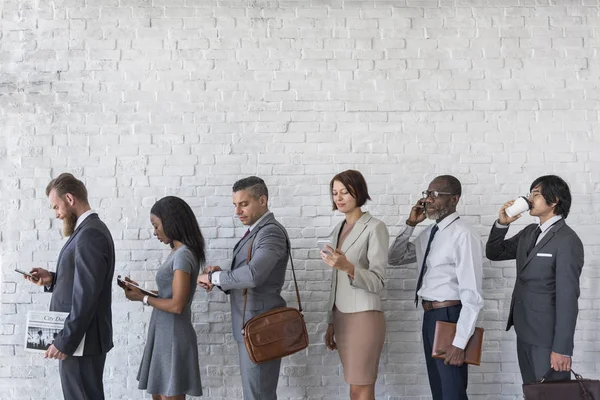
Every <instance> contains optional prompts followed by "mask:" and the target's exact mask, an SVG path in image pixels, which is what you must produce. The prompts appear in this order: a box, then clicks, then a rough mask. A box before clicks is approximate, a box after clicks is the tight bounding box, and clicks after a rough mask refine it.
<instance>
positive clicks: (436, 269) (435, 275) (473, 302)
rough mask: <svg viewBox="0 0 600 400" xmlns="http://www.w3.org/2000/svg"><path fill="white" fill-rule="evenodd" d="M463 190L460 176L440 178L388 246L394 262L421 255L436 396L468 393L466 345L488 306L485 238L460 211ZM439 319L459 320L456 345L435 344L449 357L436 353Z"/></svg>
mask: <svg viewBox="0 0 600 400" xmlns="http://www.w3.org/2000/svg"><path fill="white" fill-rule="evenodd" d="M461 194H462V188H461V184H460V181H459V180H458V179H456V178H455V177H454V176H451V175H442V176H438V177H437V178H435V179H434V180H433V181H432V182H431V183H430V184H429V188H428V189H427V190H425V191H424V192H423V194H422V199H420V200H419V201H418V202H417V204H415V205H414V206H413V207H412V209H411V212H410V215H409V216H408V219H407V220H406V224H405V226H403V227H401V229H400V234H399V235H398V237H397V238H396V240H395V241H394V244H392V246H391V247H390V250H389V261H388V262H389V263H390V264H391V265H404V264H409V263H413V262H415V261H416V262H417V267H418V268H419V278H418V280H417V285H416V290H415V299H414V301H415V305H416V306H417V307H418V302H419V297H421V305H422V307H423V309H424V310H425V313H424V315H423V328H422V333H423V349H424V351H425V360H426V362H427V373H428V375H429V386H430V387H431V393H432V395H433V399H434V400H442V399H443V400H465V399H467V378H468V370H467V365H466V364H464V359H465V353H464V349H465V347H466V345H467V343H468V341H469V339H470V338H471V335H473V332H474V331H475V322H476V321H477V315H478V314H479V311H480V310H481V308H482V307H483V297H482V295H481V292H482V290H481V281H482V263H483V244H482V243H481V241H480V239H479V236H478V235H477V234H476V233H475V232H473V231H472V230H471V228H470V227H469V226H468V225H467V223H466V222H465V221H464V220H463V219H460V218H459V216H458V213H457V212H456V205H457V204H458V201H459V200H460V196H461ZM425 218H429V219H433V220H435V224H431V225H429V226H428V227H427V228H425V230H424V231H423V232H421V234H419V235H418V236H417V237H416V238H415V240H414V242H410V241H409V239H410V237H411V235H412V233H413V230H414V227H415V226H416V225H417V224H419V223H421V222H423V221H424V220H425ZM437 321H445V322H453V323H456V324H457V326H456V336H455V338H454V341H453V343H452V345H450V346H449V347H448V348H446V349H436V351H437V350H441V351H440V352H439V354H440V355H444V358H445V359H444V360H439V359H435V358H433V357H432V356H431V355H432V352H433V338H434V335H435V323H436V322H437Z"/></svg>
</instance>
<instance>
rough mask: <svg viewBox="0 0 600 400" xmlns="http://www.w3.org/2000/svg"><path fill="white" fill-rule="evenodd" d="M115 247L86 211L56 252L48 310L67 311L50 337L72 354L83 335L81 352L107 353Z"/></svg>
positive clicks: (95, 217) (110, 336) (110, 339)
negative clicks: (82, 219) (86, 214)
mask: <svg viewBox="0 0 600 400" xmlns="http://www.w3.org/2000/svg"><path fill="white" fill-rule="evenodd" d="M114 272H115V249H114V244H113V240H112V237H111V235H110V232H109V230H108V228H107V227H106V225H105V224H104V222H102V221H101V220H100V218H98V214H95V213H94V214H91V215H89V216H88V217H87V218H86V219H85V220H84V221H83V222H82V223H81V224H80V225H79V227H77V229H76V230H75V232H73V234H72V235H71V237H70V238H69V240H67V243H65V245H64V246H63V248H62V250H61V251H60V255H59V256H58V265H57V267H56V272H55V273H53V278H54V280H53V282H52V286H50V287H49V288H46V289H45V290H46V291H47V292H52V299H51V300H50V311H61V312H68V313H69V316H68V318H67V319H66V321H65V326H64V328H63V330H62V331H60V332H59V334H58V336H57V337H56V339H55V341H54V346H55V347H56V348H57V349H58V350H60V351H61V352H63V353H65V354H67V355H72V354H73V353H74V352H75V350H76V349H77V346H78V345H79V343H80V342H81V339H82V338H83V335H86V336H85V346H84V348H83V355H86V356H87V355H99V354H105V353H108V351H109V350H110V349H112V347H113V332H112V313H111V304H112V303H111V292H112V279H113V275H114Z"/></svg>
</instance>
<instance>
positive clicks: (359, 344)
mask: <svg viewBox="0 0 600 400" xmlns="http://www.w3.org/2000/svg"><path fill="white" fill-rule="evenodd" d="M333 329H334V334H335V342H336V344H337V350H338V352H339V353H340V359H341V360H342V366H343V367H344V379H345V380H346V382H347V383H349V384H351V385H373V384H375V381H376V380H377V370H378V367H379V357H380V356H381V351H382V350H383V343H384V341H385V317H384V316H383V312H381V311H363V312H357V313H343V312H341V311H339V310H338V309H337V308H336V307H334V309H333Z"/></svg>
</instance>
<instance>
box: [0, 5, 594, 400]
mask: <svg viewBox="0 0 600 400" xmlns="http://www.w3.org/2000/svg"><path fill="white" fill-rule="evenodd" d="M598 5H599V4H598V0H450V1H448V0H398V1H383V0H381V1H380V0H376V1H373V0H371V1H366V0H365V1H342V0H328V1H327V0H298V1H285V0H281V1H268V0H229V1H227V0H224V1H214V0H94V1H85V0H54V1H48V0H35V1H34V0H3V1H2V2H0V10H1V19H0V35H1V36H0V127H1V131H0V138H1V140H0V168H1V171H2V172H1V175H0V180H1V181H0V235H1V236H0V237H1V249H2V251H1V257H2V259H1V265H2V271H1V274H0V279H1V286H0V289H1V290H0V318H1V321H0V359H1V362H0V399H19V400H21V399H39V400H51V399H58V398H60V393H61V392H60V387H59V386H60V385H58V373H57V372H58V371H57V366H56V362H53V361H45V360H42V359H41V358H40V357H38V356H33V355H31V354H29V353H25V352H24V351H23V334H24V321H25V315H26V312H27V311H28V310H43V309H46V308H47V306H48V302H49V296H48V295H46V294H43V293H41V291H40V290H39V289H37V288H35V287H33V286H31V285H29V284H26V283H25V282H23V281H22V280H21V279H20V276H18V275H16V274H15V273H14V272H13V271H12V270H13V268H14V267H20V268H23V269H27V268H31V267H33V266H42V267H45V268H49V269H53V268H55V266H56V259H57V255H58V252H59V250H60V248H61V246H62V244H63V243H64V242H63V240H61V237H60V234H59V228H60V223H59V222H58V221H56V220H54V219H53V215H52V213H51V212H50V210H49V208H48V205H47V200H46V198H45V195H44V188H45V185H46V184H47V182H48V181H49V180H50V179H51V177H53V176H56V175H57V174H58V173H60V172H63V171H70V172H73V173H74V174H76V175H77V176H80V177H82V179H83V180H84V181H85V183H86V184H87V185H88V188H89V191H90V195H91V202H92V205H93V207H94V208H95V209H96V210H97V211H98V212H99V213H100V216H101V217H102V218H103V219H104V220H105V221H106V222H107V223H108V225H109V227H110V229H111V231H112V234H113V235H114V238H115V243H116V246H117V259H118V262H117V268H116V271H117V273H120V274H129V275H130V276H131V277H132V278H133V279H136V280H138V281H142V282H144V283H145V284H146V285H148V286H149V287H153V285H154V275H155V271H156V269H157V268H158V266H159V265H160V263H161V260H163V259H164V258H165V256H166V254H167V251H166V250H165V248H164V247H163V246H161V245H160V243H158V242H156V241H155V240H153V238H152V236H151V226H150V223H149V218H148V216H149V210H150V207H151V205H152V204H153V203H154V201H156V200H157V199H158V198H160V197H162V196H165V195H177V196H181V197H183V198H184V199H186V200H187V201H188V202H189V203H190V204H191V205H192V206H193V208H194V211H195V212H196V215H197V216H198V218H199V221H200V224H201V227H202V230H203V233H204V235H205V236H206V237H207V238H208V247H209V261H210V262H209V263H210V264H221V265H223V266H227V265H228V258H229V257H230V254H231V248H232V247H233V245H234V243H235V242H236V241H237V238H239V237H240V236H241V235H242V232H243V228H242V227H241V226H240V224H239V222H237V221H236V220H235V219H234V218H233V209H232V206H231V197H230V194H231V185H232V183H233V182H234V181H235V180H236V179H238V178H240V177H243V176H247V175H250V174H258V175H260V176H262V177H263V178H264V179H265V180H266V181H267V183H268V185H269V188H270V190H271V200H270V204H271V209H272V210H273V211H274V212H275V214H276V216H277V217H278V218H279V220H280V221H281V222H282V223H283V224H284V225H285V226H286V227H287V229H288V232H289V234H290V236H291V237H292V242H293V246H294V258H295V261H296V267H297V268H298V278H299V280H300V287H301V290H302V295H303V299H304V302H305V307H306V319H307V321H308V325H309V329H310V333H311V341H312V344H311V346H310V347H309V349H308V350H307V351H305V352H304V353H302V354H297V355H295V356H293V357H290V358H288V359H286V360H285V362H284V364H283V367H282V370H281V378H280V388H279V395H280V398H281V399H328V400H329V399H345V398H347V397H348V388H347V386H346V385H345V383H344V380H343V376H342V375H341V366H340V363H339V358H338V356H337V354H335V353H331V352H328V351H326V349H325V347H324V345H323V342H322V336H323V333H324V331H325V328H326V322H325V321H326V313H325V305H326V300H327V296H328V290H329V283H328V279H329V270H328V268H326V267H325V266H324V264H322V263H321V262H320V260H319V258H318V252H317V250H316V239H317V238H318V237H322V236H325V235H327V234H328V233H329V231H330V229H331V228H332V226H333V225H334V224H335V223H336V222H337V221H338V220H339V219H340V216H339V215H334V214H333V213H332V212H331V208H330V203H329V199H328V185H327V184H328V182H329V180H330V179H331V177H332V176H333V175H334V174H335V173H336V172H338V171H341V170H343V169H347V168H356V169H359V170H360V171H362V172H363V173H364V174H365V176H366V177H367V180H368V183H369V188H370V192H371V196H372V197H373V201H372V202H371V203H369V205H368V207H367V209H369V210H370V211H371V212H372V213H373V214H374V215H375V216H377V217H379V218H381V219H383V220H384V221H385V222H386V223H387V224H388V226H389V229H390V232H391V234H392V236H394V235H395V234H396V233H397V231H398V229H397V228H396V226H397V224H398V222H399V221H403V220H404V219H405V218H406V214H407V212H408V210H409V208H410V205H411V204H413V203H414V202H415V201H416V198H417V196H418V193H420V191H421V190H423V189H424V188H425V187H426V186H427V183H428V182H429V181H430V179H431V178H432V177H434V176H435V175H436V174H442V173H451V174H455V175H456V176H457V177H459V179H460V180H461V181H462V182H463V185H464V196H463V198H462V200H461V206H460V210H459V211H460V212H461V214H462V215H463V216H464V218H466V219H467V220H468V221H469V222H470V223H471V224H472V225H473V226H474V227H475V228H476V229H477V230H478V231H479V232H480V233H481V235H482V240H485V239H486V236H487V233H488V230H489V228H490V226H491V224H492V223H493V221H494V220H495V218H496V215H497V210H498V208H499V207H500V205H501V204H502V203H503V202H504V201H506V200H508V199H511V198H513V197H515V196H516V195H521V194H524V193H526V192H527V190H528V188H529V184H530V182H531V181H532V180H533V179H534V178H535V177H537V176H539V175H541V174H546V173H557V174H560V175H561V176H563V177H564V178H565V179H566V180H567V181H568V182H569V183H570V184H571V189H572V192H573V195H574V202H573V207H572V212H571V215H570V216H569V219H568V222H569V223H570V225H571V226H572V227H573V228H574V229H575V230H576V231H577V232H578V233H579V234H580V236H581V238H582V240H583V242H584V244H585V250H586V265H585V268H584V272H583V276H582V279H581V287H582V290H581V298H580V309H581V310H580V314H579V320H578V329H577V333H576V349H575V355H574V368H575V370H576V371H578V372H579V373H583V374H584V375H588V376H590V377H595V378H598V377H599V370H600V363H599V362H598V358H599V356H600V348H599V347H598V339H600V337H599V336H600V334H599V333H598V332H599V331H600V329H599V327H600V326H599V323H598V317H599V314H600V308H599V307H598V303H597V301H598V299H599V298H600V295H598V294H597V293H598V289H599V280H600V279H599V276H598V272H597V270H598V266H599V264H600V232H599V230H598V228H597V226H598V223H599V222H600V216H599V215H600V194H599V193H598V192H599V189H600V186H599V184H598V182H599V181H600V172H599V171H600V168H599V167H600V156H599V154H600V139H598V135H599V134H600V124H599V119H598V118H599V114H598V110H599V109H600V94H599V93H600V90H599V86H600V80H599V77H600V67H599V60H598V50H597V49H598V47H599V42H598V36H599V35H600V14H599V7H598ZM531 221H532V218H530V217H526V218H522V220H520V221H519V224H518V226H515V227H513V228H511V234H512V233H514V232H516V231H517V229H520V228H521V227H522V226H523V225H524V224H526V223H529V222H531ZM388 275H389V280H388V284H387V291H386V292H385V293H384V296H385V298H386V301H385V309H386V310H387V311H386V316H387V321H388V332H387V341H386V346H385V349H384V353H383V355H382V359H381V367H380V374H379V381H378V384H377V393H378V396H377V398H378V399H386V400H392V399H393V400H397V399H413V400H414V399H427V398H429V397H428V396H429V387H428V384H427V376H426V372H425V366H424V356H423V354H422V347H421V339H420V321H421V318H422V311H421V310H415V308H414V305H413V303H412V298H413V290H414V287H415V286H416V277H417V271H416V266H414V265H411V266H408V267H406V268H397V267H390V268H389V270H388ZM514 278H515V268H514V263H513V262H503V263H490V262H489V261H486V262H485V264H484V294H485V309H484V311H483V312H482V314H481V317H480V325H481V326H483V327H485V328H486V330H487V333H486V343H485V349H484V363H483V365H482V366H481V367H479V368H472V369H471V375H470V385H469V391H470V394H471V397H470V398H472V399H489V400H491V399H502V400H514V399H518V398H520V397H519V393H520V383H521V382H520V375H519V373H518V366H517V363H516V350H515V337H514V332H504V329H503V328H504V326H505V320H506V317H507V309H508V306H509V300H510V292H511V289H512V285H513V282H514ZM285 296H286V298H287V299H288V300H289V302H290V304H294V303H295V300H294V296H293V294H292V291H291V285H289V284H288V285H287V286H286V293H285ZM193 307H194V314H193V321H194V324H195V326H196V328H197V333H198V347H199V350H200V354H201V360H200V361H201V365H202V380H203V385H204V388H205V392H206V395H205V398H209V399H238V398H241V384H240V380H239V372H238V369H237V353H236V347H235V345H234V342H233V339H232V336H231V327H230V318H229V312H228V310H229V305H228V303H227V299H226V297H225V295H223V294H219V293H212V294H210V295H206V294H205V293H200V292H198V293H197V294H196V297H195V300H194V305H193ZM149 317H150V312H149V310H144V309H143V307H142V305H141V304H140V303H135V304H134V303H130V302H128V301H126V300H125V298H124V296H123V295H122V293H121V291H120V290H118V288H117V287H116V285H115V292H114V326H115V343H116V348H115V349H114V350H113V351H112V352H111V353H110V354H109V357H108V361H107V367H106V373H105V384H106V388H107V394H108V398H109V399H141V398H148V396H147V395H144V394H143V393H142V392H140V391H139V390H137V382H136V380H135V377H136V374H137V369H138V365H139V361H140V357H141V351H142V349H143V345H144V341H145V335H146V326H147V323H148V320H149Z"/></svg>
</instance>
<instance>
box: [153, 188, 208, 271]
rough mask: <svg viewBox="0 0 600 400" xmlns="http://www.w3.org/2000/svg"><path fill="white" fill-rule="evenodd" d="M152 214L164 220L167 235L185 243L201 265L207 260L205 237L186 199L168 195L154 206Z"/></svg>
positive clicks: (164, 229) (161, 220)
mask: <svg viewBox="0 0 600 400" xmlns="http://www.w3.org/2000/svg"><path fill="white" fill-rule="evenodd" d="M150 214H153V215H156V217H157V218H158V219H160V222H162V226H163V231H164V232H165V235H166V236H167V237H168V238H169V239H171V240H177V241H179V242H181V243H183V244H185V245H186V246H187V247H188V248H189V249H190V250H191V251H192V253H194V255H195V256H196V258H197V259H198V262H199V263H200V265H203V264H204V262H205V261H206V255H205V244H204V237H203V236H202V232H201V231H200V226H199V225H198V220H196V216H195V215H194V212H193V211H192V209H191V208H190V206H189V205H188V203H186V202H185V201H184V200H182V199H180V198H179V197H175V196H167V197H163V198H162V199H160V200H158V201H157V202H156V203H154V205H153V206H152V209H151V210H150Z"/></svg>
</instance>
